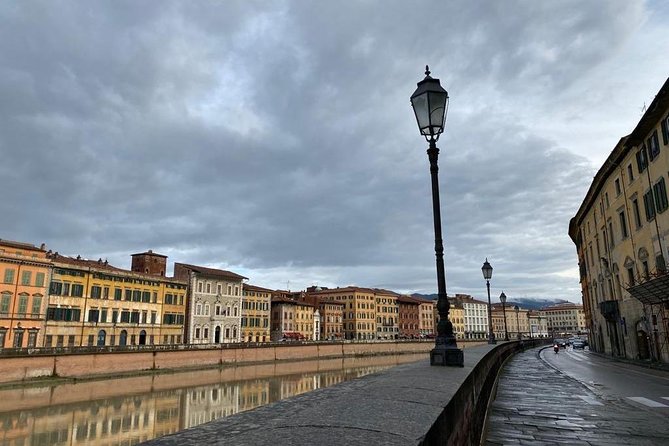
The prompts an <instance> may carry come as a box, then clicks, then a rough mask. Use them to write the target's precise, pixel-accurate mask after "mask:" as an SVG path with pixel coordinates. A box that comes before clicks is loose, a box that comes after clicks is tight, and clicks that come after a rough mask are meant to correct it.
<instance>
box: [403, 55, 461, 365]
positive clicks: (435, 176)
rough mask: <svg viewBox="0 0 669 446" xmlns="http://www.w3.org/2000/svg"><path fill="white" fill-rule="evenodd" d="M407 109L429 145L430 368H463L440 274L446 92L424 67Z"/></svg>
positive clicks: (443, 274)
mask: <svg viewBox="0 0 669 446" xmlns="http://www.w3.org/2000/svg"><path fill="white" fill-rule="evenodd" d="M411 107H413V112H414V114H415V115H416V122H417V123H418V129H419V130H420V134H421V135H423V136H424V137H425V140H426V141H427V142H428V143H429V148H428V149H427V156H428V159H429V161H430V174H431V178H432V213H433V216H434V252H435V257H436V262H437V287H438V289H437V291H438V296H439V297H438V299H437V311H438V312H439V323H438V324H437V337H436V339H435V346H434V348H433V349H432V351H430V365H442V366H459V367H463V366H464V354H463V352H462V350H461V349H459V348H458V345H457V342H456V340H455V336H454V335H453V324H452V323H451V321H450V320H448V313H449V311H450V304H449V302H448V297H447V296H446V277H445V273H444V245H443V241H442V239H441V209H440V205H439V167H438V165H437V159H438V158H439V149H438V148H437V140H439V135H441V133H442V132H443V131H444V122H445V121H446V112H447V110H448V92H447V91H446V90H444V89H443V88H442V87H441V83H440V82H439V79H434V78H432V77H430V69H429V67H428V66H425V78H424V79H423V80H422V81H420V82H418V84H417V88H416V91H414V92H413V94H412V95H411Z"/></svg>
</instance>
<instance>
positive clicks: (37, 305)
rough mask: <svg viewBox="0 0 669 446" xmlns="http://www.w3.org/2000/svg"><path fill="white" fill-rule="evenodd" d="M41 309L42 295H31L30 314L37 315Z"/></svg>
mask: <svg viewBox="0 0 669 446" xmlns="http://www.w3.org/2000/svg"><path fill="white" fill-rule="evenodd" d="M41 311H42V296H33V306H32V311H31V313H32V316H33V317H39V315H40V312H41Z"/></svg>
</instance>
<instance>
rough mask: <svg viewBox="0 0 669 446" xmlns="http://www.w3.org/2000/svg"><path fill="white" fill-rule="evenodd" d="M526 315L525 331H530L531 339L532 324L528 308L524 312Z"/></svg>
mask: <svg viewBox="0 0 669 446" xmlns="http://www.w3.org/2000/svg"><path fill="white" fill-rule="evenodd" d="M525 315H526V316H527V331H528V332H529V333H530V339H532V324H531V323H530V311H529V310H528V311H527V313H525Z"/></svg>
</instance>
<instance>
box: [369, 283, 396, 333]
mask: <svg viewBox="0 0 669 446" xmlns="http://www.w3.org/2000/svg"><path fill="white" fill-rule="evenodd" d="M398 297H399V294H397V293H395V292H393V291H389V290H382V289H376V288H375V289H374V299H375V302H376V339H397V338H398V337H399V305H398V303H397V298H398Z"/></svg>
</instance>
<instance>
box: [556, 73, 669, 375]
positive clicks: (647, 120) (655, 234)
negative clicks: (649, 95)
mask: <svg viewBox="0 0 669 446" xmlns="http://www.w3.org/2000/svg"><path fill="white" fill-rule="evenodd" d="M668 171H669V79H667V81H666V82H665V83H664V85H663V86H662V88H661V89H660V91H659V92H658V93H657V95H656V96H655V98H654V99H653V101H652V103H651V104H650V106H649V107H648V109H647V111H646V112H645V113H644V115H643V116H642V117H641V120H640V121H639V122H638V123H637V125H636V127H635V128H634V130H633V131H632V133H630V134H629V135H627V136H624V137H622V138H621V139H620V141H619V142H618V144H617V145H616V146H615V147H614V148H613V150H612V152H611V153H610V154H609V156H608V157H607V159H606V160H605V162H604V164H603V165H602V167H601V168H600V169H599V171H598V172H597V174H596V175H595V178H594V179H593V181H592V184H591V185H590V188H589V190H588V192H587V194H586V196H585V198H584V200H583V203H582V204H581V206H580V208H579V209H578V212H577V213H576V215H575V216H574V217H573V218H572V219H571V222H570V225H569V236H570V237H571V239H572V241H573V242H574V244H575V245H576V251H577V255H578V263H579V270H580V283H581V292H582V298H583V310H584V315H585V319H586V324H587V326H588V329H589V344H590V348H591V349H593V350H596V351H598V352H601V353H606V354H609V355H613V356H619V357H625V358H630V359H643V360H655V361H662V362H669V314H667V306H668V305H669V275H667V265H666V259H667V256H668V255H669V252H668V248H669V212H667V209H669V199H668V197H667V182H669V172H668Z"/></svg>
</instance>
